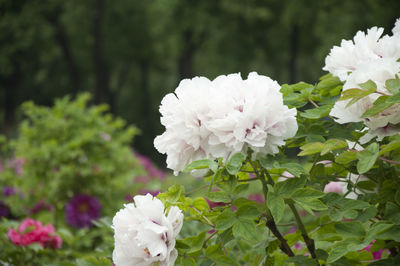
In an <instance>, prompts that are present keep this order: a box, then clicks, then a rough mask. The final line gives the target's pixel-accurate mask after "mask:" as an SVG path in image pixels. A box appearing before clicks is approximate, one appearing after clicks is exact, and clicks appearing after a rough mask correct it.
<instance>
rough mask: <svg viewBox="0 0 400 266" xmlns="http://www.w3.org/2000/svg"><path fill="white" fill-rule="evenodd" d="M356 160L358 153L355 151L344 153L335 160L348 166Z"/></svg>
mask: <svg viewBox="0 0 400 266" xmlns="http://www.w3.org/2000/svg"><path fill="white" fill-rule="evenodd" d="M355 160H357V152H355V151H345V152H342V153H341V154H339V155H338V156H337V157H336V158H335V162H337V163H340V164H348V163H350V162H352V161H355Z"/></svg>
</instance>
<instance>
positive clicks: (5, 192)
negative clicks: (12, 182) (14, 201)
mask: <svg viewBox="0 0 400 266" xmlns="http://www.w3.org/2000/svg"><path fill="white" fill-rule="evenodd" d="M12 195H15V188H13V187H9V186H5V187H3V196H4V197H9V196H12Z"/></svg>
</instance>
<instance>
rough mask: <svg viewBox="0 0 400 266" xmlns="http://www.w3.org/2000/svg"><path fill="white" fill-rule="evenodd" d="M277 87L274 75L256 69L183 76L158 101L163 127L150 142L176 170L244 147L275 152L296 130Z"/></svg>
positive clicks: (245, 148)
mask: <svg viewBox="0 0 400 266" xmlns="http://www.w3.org/2000/svg"><path fill="white" fill-rule="evenodd" d="M279 90H280V85H279V84H278V83H277V82H276V81H273V80H272V79H270V78H269V77H266V76H262V75H258V74H257V73H255V72H252V73H250V74H249V76H248V78H247V80H243V79H242V78H241V76H240V74H230V75H227V76H219V77H217V78H216V79H215V80H213V81H210V80H209V79H207V78H204V77H195V78H193V79H185V80H182V81H181V83H180V84H179V86H178V88H176V90H175V94H173V93H170V94H168V95H166V96H165V97H164V99H163V100H162V102H161V106H160V113H161V115H162V117H161V124H162V125H164V126H165V128H166V131H165V132H164V133H163V134H162V135H161V136H158V137H156V139H155V140H154V146H155V147H156V149H157V150H158V151H159V152H160V153H166V154H167V166H168V168H170V169H173V170H174V172H175V174H177V173H178V172H179V171H180V170H182V169H183V168H184V167H185V166H186V165H187V164H188V163H190V162H192V161H194V160H198V159H202V158H211V159H214V158H220V157H222V158H224V159H225V160H226V159H228V158H229V157H230V156H231V155H233V154H234V153H237V152H243V153H246V151H247V148H251V149H252V150H254V151H255V154H257V153H262V154H273V153H277V152H278V146H281V145H284V144H285V142H284V140H285V139H287V138H290V137H293V136H294V135H295V134H296V132H297V122H296V109H289V108H288V107H287V106H286V105H284V104H283V98H282V94H281V93H280V91H279Z"/></svg>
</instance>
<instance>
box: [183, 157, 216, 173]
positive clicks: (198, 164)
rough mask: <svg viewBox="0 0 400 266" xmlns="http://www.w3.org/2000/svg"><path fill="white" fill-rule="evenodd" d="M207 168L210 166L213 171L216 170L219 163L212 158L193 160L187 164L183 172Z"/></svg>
mask: <svg viewBox="0 0 400 266" xmlns="http://www.w3.org/2000/svg"><path fill="white" fill-rule="evenodd" d="M206 168H209V169H211V170H212V171H213V172H216V170H217V168H218V164H217V163H216V162H215V161H214V160H211V159H201V160H197V161H193V162H191V163H190V164H188V165H186V167H185V168H184V169H183V172H190V171H193V170H196V169H206Z"/></svg>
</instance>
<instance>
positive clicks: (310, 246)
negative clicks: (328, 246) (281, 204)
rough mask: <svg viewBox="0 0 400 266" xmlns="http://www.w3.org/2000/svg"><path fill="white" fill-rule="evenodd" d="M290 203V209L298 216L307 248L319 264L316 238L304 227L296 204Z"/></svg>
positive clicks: (297, 219) (297, 221)
mask: <svg viewBox="0 0 400 266" xmlns="http://www.w3.org/2000/svg"><path fill="white" fill-rule="evenodd" d="M288 205H289V207H290V209H291V210H292V212H293V214H294V217H295V218H296V223H297V226H298V227H299V229H300V231H301V235H302V236H303V239H304V242H305V243H306V245H307V249H308V250H309V251H310V254H311V257H312V258H313V259H315V260H317V264H318V259H317V254H315V244H314V240H313V239H312V238H310V237H309V236H308V234H307V230H306V228H305V227H304V224H303V221H302V220H301V218H300V215H299V213H298V212H297V209H296V206H294V204H293V203H289V204H288ZM318 265H319V264H318Z"/></svg>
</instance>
